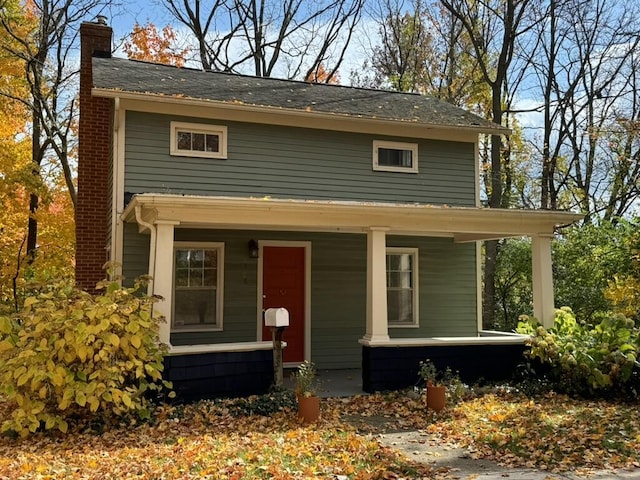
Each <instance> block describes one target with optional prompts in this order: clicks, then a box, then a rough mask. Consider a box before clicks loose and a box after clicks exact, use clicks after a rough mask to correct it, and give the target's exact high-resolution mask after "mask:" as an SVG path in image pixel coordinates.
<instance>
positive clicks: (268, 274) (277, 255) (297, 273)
mask: <svg viewBox="0 0 640 480" xmlns="http://www.w3.org/2000/svg"><path fill="white" fill-rule="evenodd" d="M304 260H305V249H304V247H264V248H263V250H262V307H263V308H264V309H265V310H266V309H267V308H277V307H284V308H286V309H287V310H288V311H289V326H288V327H287V328H286V329H285V331H284V336H283V340H284V341H285V342H287V347H286V348H285V349H283V359H282V360H283V362H285V363H289V362H302V361H304V328H305V325H304V323H305V314H304V312H305V305H304V298H305V284H304V281H305V272H304V265H305V261H304ZM262 338H263V340H270V339H271V330H270V329H269V328H267V327H264V323H263V327H262Z"/></svg>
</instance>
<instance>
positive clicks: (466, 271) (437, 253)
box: [387, 236, 478, 338]
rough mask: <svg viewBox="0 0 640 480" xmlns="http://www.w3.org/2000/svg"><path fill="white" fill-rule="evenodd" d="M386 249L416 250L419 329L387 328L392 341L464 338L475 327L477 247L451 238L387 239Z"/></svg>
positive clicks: (476, 329)
mask: <svg viewBox="0 0 640 480" xmlns="http://www.w3.org/2000/svg"><path fill="white" fill-rule="evenodd" d="M387 246H389V247H418V248H419V252H418V256H419V260H418V262H419V266H418V268H419V274H420V279H419V294H420V300H419V302H420V315H419V322H420V325H419V327H418V328H393V327H391V328H389V336H390V337H391V338H424V337H441V336H447V337H464V336H475V335H476V334H477V333H478V327H477V323H476V314H477V311H476V297H477V290H476V282H477V278H476V270H475V265H476V246H475V244H473V243H454V242H453V241H452V240H451V239H450V238H424V237H395V236H389V237H388V238H387Z"/></svg>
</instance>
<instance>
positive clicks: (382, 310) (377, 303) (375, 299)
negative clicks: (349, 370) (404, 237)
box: [363, 227, 389, 343]
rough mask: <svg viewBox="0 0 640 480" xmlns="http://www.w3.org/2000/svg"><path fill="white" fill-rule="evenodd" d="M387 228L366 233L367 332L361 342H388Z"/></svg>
mask: <svg viewBox="0 0 640 480" xmlns="http://www.w3.org/2000/svg"><path fill="white" fill-rule="evenodd" d="M387 230H388V229H387V228H380V227H372V228H370V229H369V231H368V232H367V331H366V333H365V335H364V337H363V340H365V341H366V342H369V343H376V342H388V341H389V330H388V322H387V257H386V254H387V245H386V232H387Z"/></svg>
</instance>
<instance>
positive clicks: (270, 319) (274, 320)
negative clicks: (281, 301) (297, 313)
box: [264, 307, 289, 327]
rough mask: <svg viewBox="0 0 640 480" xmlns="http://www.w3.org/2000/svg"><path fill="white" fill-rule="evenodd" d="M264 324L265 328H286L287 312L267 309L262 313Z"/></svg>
mask: <svg viewBox="0 0 640 480" xmlns="http://www.w3.org/2000/svg"><path fill="white" fill-rule="evenodd" d="M264 324H265V325H266V326H267V327H288V326H289V310H287V309H286V308H283V307H280V308H267V310H266V311H265V312H264Z"/></svg>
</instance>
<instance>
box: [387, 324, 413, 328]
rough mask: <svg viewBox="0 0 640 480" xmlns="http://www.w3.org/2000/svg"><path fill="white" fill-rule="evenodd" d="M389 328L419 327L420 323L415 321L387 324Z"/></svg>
mask: <svg viewBox="0 0 640 480" xmlns="http://www.w3.org/2000/svg"><path fill="white" fill-rule="evenodd" d="M387 326H388V327H389V328H420V325H419V324H417V323H407V324H397V325H394V324H391V323H390V324H388V325H387Z"/></svg>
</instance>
